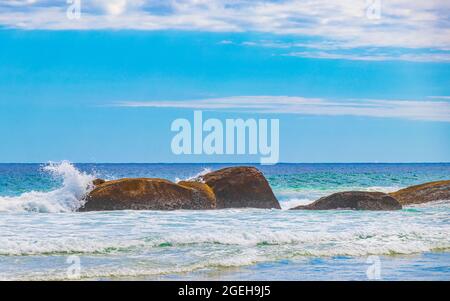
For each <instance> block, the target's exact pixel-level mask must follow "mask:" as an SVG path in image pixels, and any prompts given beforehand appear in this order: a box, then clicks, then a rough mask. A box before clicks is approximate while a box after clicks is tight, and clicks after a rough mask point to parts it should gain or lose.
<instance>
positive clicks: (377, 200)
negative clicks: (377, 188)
mask: <svg viewBox="0 0 450 301" xmlns="http://www.w3.org/2000/svg"><path fill="white" fill-rule="evenodd" d="M330 209H352V210H399V209H402V205H401V204H400V203H399V202H398V201H397V200H396V199H395V198H393V197H392V196H390V195H388V194H386V193H383V192H366V191H345V192H338V193H334V194H332V195H329V196H326V197H323V198H320V199H318V200H317V201H315V202H313V203H311V204H309V205H305V206H298V207H294V208H292V209H291V210H330Z"/></svg>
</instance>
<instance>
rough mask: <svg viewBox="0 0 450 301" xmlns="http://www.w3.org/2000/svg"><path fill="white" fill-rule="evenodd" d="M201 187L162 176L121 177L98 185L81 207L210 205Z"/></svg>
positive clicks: (94, 208) (140, 208)
mask: <svg viewBox="0 0 450 301" xmlns="http://www.w3.org/2000/svg"><path fill="white" fill-rule="evenodd" d="M214 205H215V204H214V200H212V199H211V198H210V197H209V196H208V195H207V194H206V193H205V192H204V191H200V190H197V189H195V188H193V186H192V187H188V186H183V185H178V184H175V183H173V182H170V181H168V180H164V179H147V178H137V179H120V180H115V181H108V182H106V183H103V184H101V185H99V186H97V187H96V188H95V189H94V190H92V191H91V192H90V193H89V194H88V195H87V197H86V203H85V206H84V207H83V208H81V209H80V211H98V210H127V209H128V210H130V209H132V210H175V209H212V208H214Z"/></svg>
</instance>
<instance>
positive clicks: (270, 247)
mask: <svg viewBox="0 0 450 301" xmlns="http://www.w3.org/2000/svg"><path fill="white" fill-rule="evenodd" d="M227 166H233V165H231V164H71V163H69V162H61V163H53V164H0V280H66V279H67V280H72V279H82V280H130V279H138V280H185V279H186V280H450V253H449V251H450V201H449V200H442V201H438V202H433V203H429V204H422V205H414V206H408V207H404V208H403V209H402V210H400V211H386V212H374V211H372V212H370V211H350V210H332V211H301V210H298V211H297V210H295V211H289V210H287V209H289V208H291V207H294V206H296V205H300V204H307V203H310V202H312V201H314V200H316V199H317V198H319V197H321V196H325V195H328V194H331V193H333V192H337V191H344V190H365V191H383V192H389V191H395V190H397V189H400V188H403V187H406V186H410V185H414V184H420V183H424V182H429V181H436V180H444V179H450V164H449V163H436V164H375V163H374V164H277V165H274V166H259V165H253V166H256V167H257V168H259V169H260V170H262V171H263V173H264V174H265V176H266V177H267V179H268V181H269V183H270V185H271V187H272V189H273V190H274V193H275V195H276V196H277V198H278V199H279V201H280V204H281V206H282V208H283V209H282V210H269V209H226V210H207V211H189V210H177V211H166V212H163V211H110V212H86V213H79V212H76V210H77V209H78V208H79V207H80V206H82V204H83V201H82V198H83V195H85V193H86V192H87V191H88V190H89V189H90V188H89V187H90V185H89V183H90V182H91V181H92V180H93V179H94V178H97V177H100V178H105V179H117V178H123V177H161V178H166V179H169V180H172V181H178V180H182V179H189V178H193V177H195V176H197V175H200V174H203V173H206V172H208V171H211V170H217V169H220V168H223V167H227Z"/></svg>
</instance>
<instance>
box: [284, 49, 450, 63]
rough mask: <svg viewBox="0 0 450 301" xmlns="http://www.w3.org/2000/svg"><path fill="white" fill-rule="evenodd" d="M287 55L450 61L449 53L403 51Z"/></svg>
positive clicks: (340, 58)
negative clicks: (389, 53)
mask: <svg viewBox="0 0 450 301" xmlns="http://www.w3.org/2000/svg"><path fill="white" fill-rule="evenodd" d="M287 55H288V56H296V57H303V58H314V59H332V60H352V61H407V62H450V53H434V54H433V53H403V54H397V55H388V54H383V53H373V54H372V55H368V54H348V53H333V52H325V51H317V52H306V51H304V52H291V53H288V54H287Z"/></svg>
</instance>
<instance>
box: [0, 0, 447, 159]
mask: <svg viewBox="0 0 450 301" xmlns="http://www.w3.org/2000/svg"><path fill="white" fill-rule="evenodd" d="M330 2H331V3H330ZM78 3H79V4H80V6H79V8H80V10H79V12H80V15H79V16H80V18H77V14H76V13H77V12H78V11H77V9H78V6H76V5H78ZM73 5H75V6H73ZM68 9H69V10H68ZM449 13H450V2H448V1H438V0H436V1H403V0H390V1H383V0H382V1H376V0H373V1H372V0H370V1H365V0H361V1H359V0H353V1H346V0H344V1H322V0H315V1H312V0H311V1H309V0H307V1H281V0H278V1H260V0H259V1H247V0H234V1H203V0H183V1H180V0H178V1H144V0H91V1H83V0H81V1H80V2H77V1H75V2H73V1H72V4H71V3H65V1H53V0H23V1H19V0H7V1H4V0H0V139H1V140H0V141H1V143H0V162H48V161H60V160H69V161H72V162H240V163H242V162H257V161H259V156H252V155H234V156H232V155H181V156H180V155H175V154H173V153H172V151H171V148H170V145H171V140H172V138H173V136H174V133H173V132H171V131H170V127H171V123H172V122H173V121H174V120H175V119H177V118H186V119H189V120H192V118H193V111H194V110H202V111H203V115H204V119H207V118H218V119H220V120H225V119H227V118H233V119H236V118H242V119H247V118H255V119H258V118H262V119H272V118H276V119H279V120H280V161H281V162H450V135H449V134H450V68H449V67H450V18H449V16H450V14H449Z"/></svg>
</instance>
